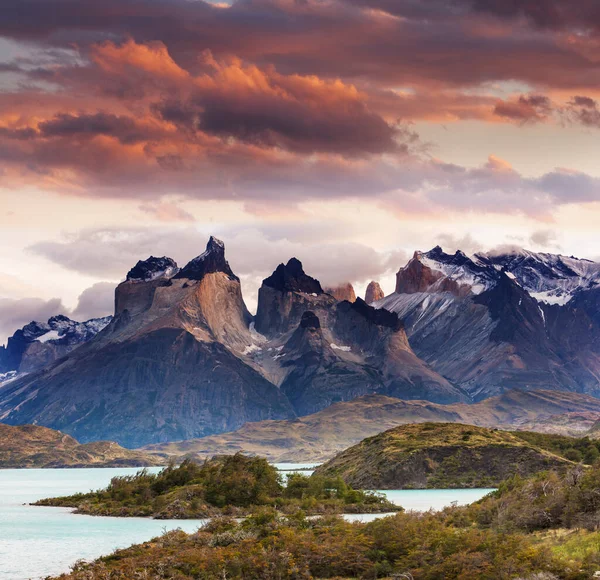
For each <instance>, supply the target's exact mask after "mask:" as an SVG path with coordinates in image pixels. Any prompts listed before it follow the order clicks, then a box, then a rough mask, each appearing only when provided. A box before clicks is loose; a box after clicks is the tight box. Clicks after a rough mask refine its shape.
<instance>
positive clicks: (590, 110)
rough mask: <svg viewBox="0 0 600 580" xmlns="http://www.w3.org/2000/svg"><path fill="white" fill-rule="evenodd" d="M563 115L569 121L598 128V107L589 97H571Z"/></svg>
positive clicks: (599, 120)
mask: <svg viewBox="0 0 600 580" xmlns="http://www.w3.org/2000/svg"><path fill="white" fill-rule="evenodd" d="M565 116H566V118H567V119H568V120H569V121H571V122H573V123H578V124H580V125H583V126H584V127H594V128H600V109H599V108H598V103H597V102H596V101H595V100H594V99H592V98H591V97H586V96H582V95H577V96H575V97H573V98H572V99H571V100H570V101H569V103H568V104H567V107H566V108H565Z"/></svg>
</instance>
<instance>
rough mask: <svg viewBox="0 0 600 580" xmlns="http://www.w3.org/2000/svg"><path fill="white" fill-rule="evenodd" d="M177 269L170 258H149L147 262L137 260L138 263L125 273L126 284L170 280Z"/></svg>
mask: <svg viewBox="0 0 600 580" xmlns="http://www.w3.org/2000/svg"><path fill="white" fill-rule="evenodd" d="M178 271H179V268H178V267H177V263H176V262H175V260H173V259H172V258H168V257H167V256H163V257H162V258H157V257H155V256H150V257H149V258H148V259H147V260H139V261H138V263H137V264H136V265H135V266H134V267H133V268H131V270H129V272H127V281H128V282H149V281H151V280H157V279H159V278H171V277H172V276H174V275H175V274H177V272H178Z"/></svg>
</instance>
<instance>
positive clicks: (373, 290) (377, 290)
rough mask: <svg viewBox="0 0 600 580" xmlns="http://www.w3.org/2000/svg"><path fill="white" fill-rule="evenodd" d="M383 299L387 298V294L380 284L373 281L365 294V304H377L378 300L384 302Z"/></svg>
mask: <svg viewBox="0 0 600 580" xmlns="http://www.w3.org/2000/svg"><path fill="white" fill-rule="evenodd" d="M383 298H385V293H384V291H383V290H382V288H381V286H380V285H379V282H375V280H371V282H369V285H368V286H367V290H366V292H365V302H366V303H367V304H372V303H373V302H377V301H378V300H383Z"/></svg>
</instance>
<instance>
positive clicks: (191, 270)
mask: <svg viewBox="0 0 600 580" xmlns="http://www.w3.org/2000/svg"><path fill="white" fill-rule="evenodd" d="M215 272H222V273H224V274H226V275H227V276H228V277H229V278H230V279H231V280H235V281H237V282H239V278H238V277H237V276H236V275H235V274H234V273H233V272H232V270H231V268H230V267H229V262H228V261H227V260H226V259H225V244H224V243H223V242H222V241H221V240H219V239H217V238H215V237H214V236H211V237H210V239H209V240H208V244H207V246H206V251H205V252H204V253H202V254H200V255H199V256H198V257H197V258H194V259H193V260H191V261H190V262H189V263H188V264H186V265H185V266H184V267H183V268H182V269H181V270H180V271H179V272H178V273H177V274H175V278H184V279H186V280H202V278H204V276H206V275H207V274H213V273H215Z"/></svg>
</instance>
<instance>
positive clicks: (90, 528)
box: [0, 463, 491, 580]
mask: <svg viewBox="0 0 600 580" xmlns="http://www.w3.org/2000/svg"><path fill="white" fill-rule="evenodd" d="M277 467H278V468H280V469H281V470H282V471H285V472H292V471H294V470H303V471H302V473H307V474H309V473H310V472H311V471H310V468H311V467H314V464H299V463H294V464H281V465H278V466H277ZM159 469H160V468H153V469H151V470H150V471H158V470H159ZM136 471H138V470H137V469H136V468H122V469H5V470H0V580H28V579H36V580H37V579H39V578H41V577H44V576H47V575H55V574H60V573H61V572H67V571H68V570H69V568H70V566H71V565H72V564H73V563H74V562H76V561H77V560H80V559H84V560H91V559H94V558H97V557H98V556H101V555H104V554H109V553H111V552H112V551H114V550H115V549H117V548H125V547H127V546H130V545H131V544H135V543H139V542H144V541H146V540H149V539H151V538H153V537H155V536H158V535H160V534H161V533H162V532H163V531H165V530H170V529H175V528H181V529H183V530H184V531H186V532H193V531H195V530H196V529H197V528H198V527H199V526H201V525H202V524H203V523H204V520H151V519H145V518H105V517H92V516H84V515H75V514H73V513H71V510H70V509H69V508H55V507H34V506H29V505H26V504H28V503H30V502H34V501H36V500H38V499H42V498H45V497H53V496H59V495H71V494H73V493H77V492H87V491H90V490H96V489H100V488H103V487H106V486H107V485H108V483H109V482H110V480H111V478H112V477H114V476H116V475H128V474H129V475H130V474H133V473H135V472H136ZM490 491H491V490H484V489H466V490H465V489H459V490H395V491H385V492H383V493H385V495H386V496H388V498H389V499H390V500H391V501H393V502H394V503H396V504H398V505H401V506H402V507H404V508H405V509H413V510H418V511H425V510H428V509H441V508H443V507H445V506H448V505H450V504H452V503H453V502H457V503H458V504H459V505H462V504H468V503H471V502H473V501H476V500H477V499H479V498H481V497H483V496H484V495H485V494H486V493H489V492H490ZM375 517H381V516H380V515H355V516H349V519H352V520H361V521H368V520H371V519H374V518H375Z"/></svg>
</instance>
